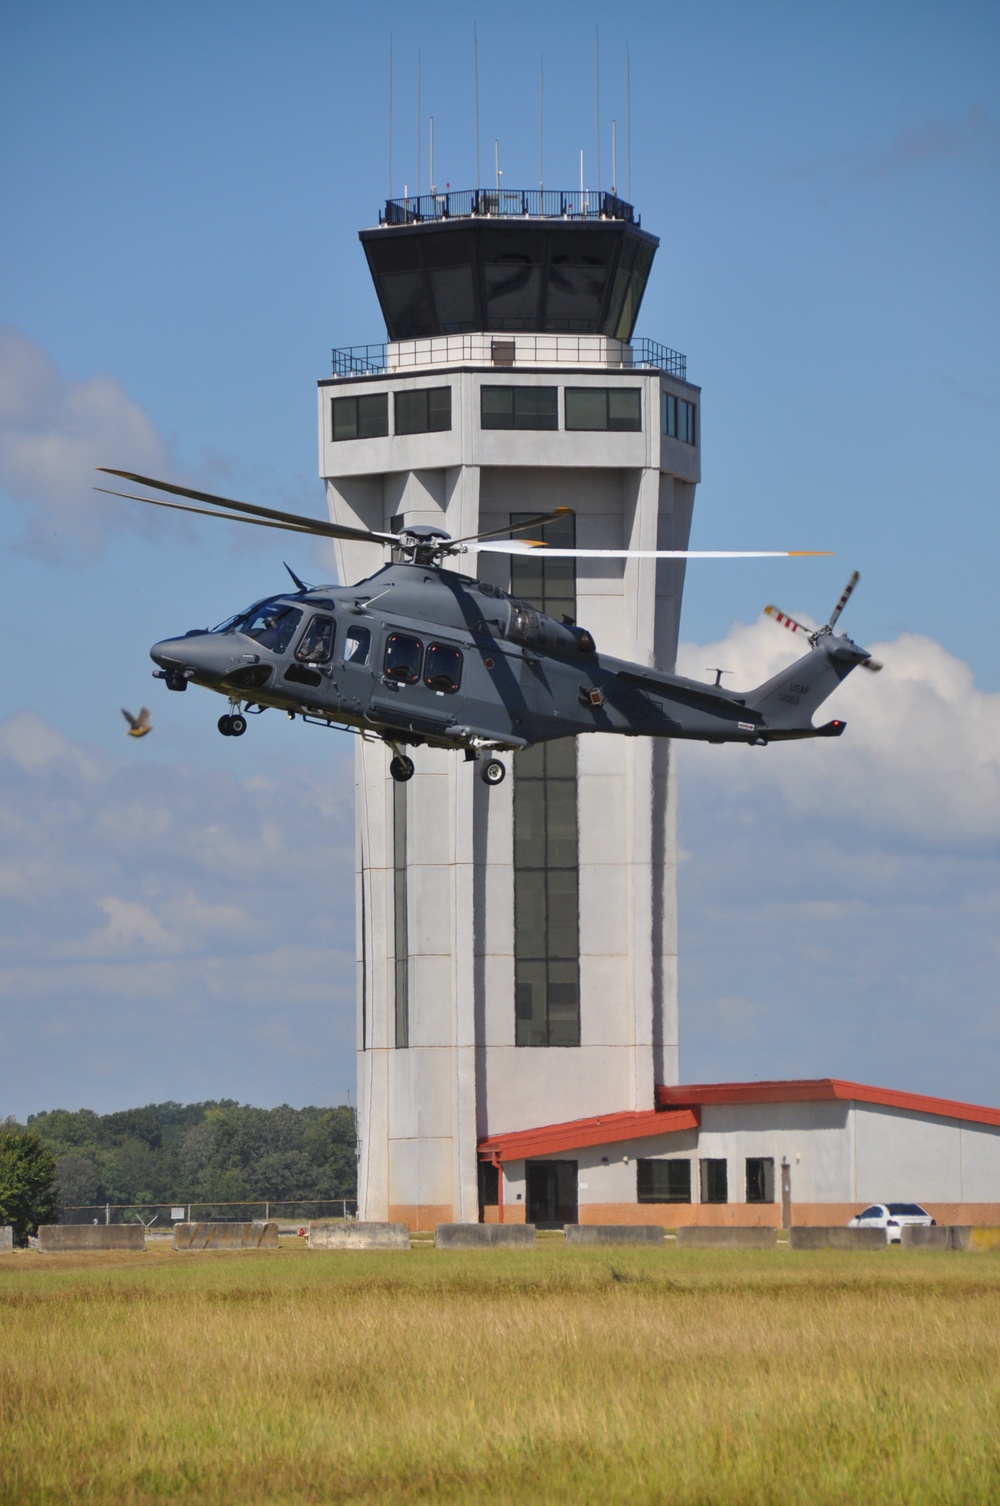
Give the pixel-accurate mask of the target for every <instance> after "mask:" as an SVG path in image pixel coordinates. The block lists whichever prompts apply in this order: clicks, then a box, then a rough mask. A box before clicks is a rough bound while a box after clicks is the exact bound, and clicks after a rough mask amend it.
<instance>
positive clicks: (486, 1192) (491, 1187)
mask: <svg viewBox="0 0 1000 1506" xmlns="http://www.w3.org/2000/svg"><path fill="white" fill-rule="evenodd" d="M499 1202H500V1168H499V1166H494V1165H493V1163H492V1161H480V1162H479V1222H480V1223H483V1222H484V1213H485V1210H486V1209H487V1208H495V1207H496V1206H497V1205H498V1203H499Z"/></svg>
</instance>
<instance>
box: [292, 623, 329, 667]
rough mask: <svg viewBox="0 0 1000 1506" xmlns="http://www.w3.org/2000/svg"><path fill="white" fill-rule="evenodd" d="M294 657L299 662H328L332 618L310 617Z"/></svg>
mask: <svg viewBox="0 0 1000 1506" xmlns="http://www.w3.org/2000/svg"><path fill="white" fill-rule="evenodd" d="M295 657H296V659H298V661H299V663H300V664H329V662H330V660H331V659H332V658H333V618H332V617H321V616H319V615H317V616H315V617H313V618H311V619H310V622H309V626H308V627H307V628H306V630H305V632H304V633H303V634H302V637H301V638H300V639H299V646H298V648H297V649H296V650H295Z"/></svg>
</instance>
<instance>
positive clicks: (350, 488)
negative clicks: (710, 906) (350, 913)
mask: <svg viewBox="0 0 1000 1506" xmlns="http://www.w3.org/2000/svg"><path fill="white" fill-rule="evenodd" d="M360 240H361V243H362V246H363V247H364V252H365V255H366V257H367V260H368V266H369V269H370V271H371V275H372V280H373V283H374V286H375V291H376V294H377V296H378V299H379V304H380V307H381V310H382V314H383V316H384V319H385V325H386V340H385V341H384V342H382V343H379V344H372V345H366V346H353V347H350V348H346V349H337V350H335V351H334V352H333V373H332V375H331V376H328V377H325V378H324V379H323V380H321V381H320V383H319V391H318V398H319V408H318V419H319V456H320V474H321V475H322V476H323V478H324V479H325V482H326V489H327V500H328V506H329V509H330V515H331V518H332V519H333V520H334V521H336V522H338V523H342V524H346V525H348V526H351V527H357V528H368V529H375V530H378V531H379V532H384V531H392V532H396V531H398V530H399V529H400V528H401V527H412V526H414V525H419V524H424V525H431V526H434V527H437V528H442V529H444V530H446V531H447V532H448V533H450V534H451V535H452V536H453V537H455V538H461V537H468V536H471V535H474V534H476V533H478V532H480V531H485V530H487V529H497V530H498V531H499V530H502V529H505V528H509V527H511V526H514V525H516V524H517V523H519V522H520V521H521V520H522V519H523V517H524V516H525V515H526V514H529V515H530V514H537V513H541V512H548V511H550V510H552V509H553V508H556V507H563V506H564V507H567V508H569V509H571V510H572V515H571V516H567V517H566V518H563V519H560V520H559V521H558V523H554V524H550V525H548V528H549V530H550V532H549V533H548V534H547V535H546V536H547V537H548V538H549V541H550V542H551V543H554V544H555V543H561V544H564V545H571V546H572V545H575V546H577V547H579V548H582V549H599V548H619V549H621V548H625V549H634V550H651V549H657V548H660V549H684V548H686V547H687V543H688V534H689V530H690V522H691V513H692V508H693V505H694V495H695V488H696V485H697V482H698V481H699V479H700V438H701V434H700V427H701V426H700V397H701V394H700V391H699V389H698V388H697V387H694V386H692V385H691V384H690V383H689V382H688V381H687V372H686V363H685V360H684V357H683V356H682V355H680V354H679V353H678V352H676V351H673V350H670V349H669V348H668V347H666V346H663V345H659V344H657V343H655V342H653V341H650V340H638V341H637V340H635V339H634V330H635V325H636V320H637V318H638V315H639V311H640V307H641V304H642V299H643V295H644V292H645V289H646V285H647V282H648V279H649V276H650V272H651V269H652V265H653V260H654V257H655V255H656V251H657V247H658V245H659V242H658V241H657V239H656V237H655V236H653V235H650V234H649V232H648V231H646V230H643V229H642V227H641V225H640V223H639V217H638V215H637V214H636V212H635V210H634V209H633V207H632V206H631V205H630V204H627V203H625V201H624V200H622V199H619V198H617V197H616V196H615V195H613V194H594V193H586V192H584V193H578V192H562V191H558V190H545V191H544V192H543V191H541V190H524V191H521V190H511V189H500V190H493V189H476V190H470V191H467V192H461V193H452V192H450V191H447V192H445V193H433V194H428V195H423V196H421V197H419V198H409V199H390V200H389V201H388V202H387V203H386V205H385V208H384V210H383V212H382V213H381V215H380V217H379V223H378V224H377V225H375V226H373V227H372V228H370V229H364V230H362V231H360ZM335 547H336V551H337V560H338V569H339V571H340V576H341V579H342V580H344V581H351V582H354V581H358V580H361V579H363V578H365V577H368V576H371V575H372V574H374V573H375V571H376V570H378V569H379V568H380V566H381V565H382V564H383V562H384V560H383V552H382V549H381V547H380V546H378V545H374V544H370V543H367V542H356V541H354V540H342V541H339V542H338V543H337V544H336V546H335ZM449 569H456V570H459V571H467V572H470V573H471V572H473V571H475V572H476V573H477V574H478V575H479V577H480V579H482V580H484V581H485V582H486V583H487V584H490V585H493V586H496V587H498V588H500V589H503V590H509V591H511V592H512V593H513V594H514V595H515V596H517V597H519V598H521V599H524V600H527V601H530V602H532V603H533V604H534V605H536V606H538V607H539V608H540V609H542V610H543V611H545V612H547V613H548V614H549V615H550V616H555V617H559V616H560V615H565V616H567V617H570V618H572V619H573V620H575V621H577V622H579V624H580V625H581V626H582V627H585V628H586V629H587V630H588V632H590V633H591V634H592V636H593V637H594V638H595V640H596V642H597V643H598V645H599V646H600V648H601V649H602V650H604V651H606V652H607V653H610V654H614V655H617V656H619V657H621V658H625V659H631V660H634V661H638V662H640V663H643V664H650V665H652V664H655V665H657V666H658V667H660V668H662V669H665V670H670V669H672V668H673V666H674V659H675V654H676V647H677V631H678V621H679V616H680V605H681V593H682V589H683V584H684V564H683V561H676V560H657V559H648V558H629V559H624V560H623V559H620V558H618V559H613V558H601V559H593V558H588V559H579V560H575V559H547V560H546V559H545V558H544V556H543V555H541V554H537V553H536V554H533V555H531V556H530V557H526V556H514V557H511V558H507V557H504V556H501V555H479V556H476V555H469V556H458V557H456V558H455V560H454V561H453V562H451V563H450V564H449ZM375 627H376V625H373V633H374V632H375ZM377 627H378V632H379V633H390V632H392V631H393V628H392V625H391V623H388V622H386V623H384V624H381V625H377ZM398 630H399V631H403V632H409V633H411V634H414V633H415V631H416V630H415V629H414V627H413V624H409V625H403V624H400V626H399V628H398ZM428 631H429V632H430V631H432V627H431V626H430V625H429V626H428ZM428 641H429V640H428ZM435 641H437V639H436V638H435ZM454 646H455V647H456V648H457V649H458V651H459V652H460V653H463V654H471V653H474V652H479V651H480V649H479V648H477V646H476V644H475V643H474V642H473V641H472V639H469V641H468V642H465V641H464V640H463V641H462V642H461V643H459V642H456V644H455V645H454ZM384 650H385V645H384V643H383V642H382V640H381V639H378V641H376V638H375V637H373V638H372V641H371V643H370V647H369V649H368V650H367V651H368V652H370V654H371V655H372V656H373V657H372V660H371V662H372V663H373V664H374V665H375V666H376V667H377V666H378V665H380V664H381V663H382V657H381V656H382V655H383V653H384ZM512 672H513V673H515V675H516V679H517V684H518V686H519V687H520V689H519V692H518V693H519V694H523V695H525V696H527V697H529V698H530V697H533V696H544V695H545V694H546V682H545V677H544V666H543V665H539V663H538V662H537V660H535V659H533V658H532V656H531V655H528V654H526V655H524V656H523V662H521V661H519V662H518V663H517V664H516V665H515V666H513V671H512ZM375 730H377V729H375ZM389 757H390V750H389V749H388V748H387V747H386V746H385V745H384V744H383V743H382V742H381V741H379V740H378V738H377V736H375V737H374V738H373V740H371V741H361V740H360V739H359V740H358V746H357V762H356V796H357V803H356V810H357V888H356V893H357V925H358V931H357V965H358V971H357V977H358V1015H357V1048H358V1055H357V1062H358V1131H359V1207H360V1212H361V1216H362V1217H364V1218H368V1219H386V1218H393V1219H405V1220H406V1221H407V1222H409V1223H410V1225H411V1227H414V1228H430V1227H433V1225H434V1224H435V1223H436V1222H449V1221H452V1220H460V1221H461V1220H475V1219H476V1218H478V1217H482V1218H485V1219H487V1220H492V1219H494V1218H498V1217H502V1218H504V1219H506V1220H517V1219H520V1220H524V1219H525V1218H527V1220H528V1221H529V1222H535V1223H542V1224H545V1223H553V1222H557V1223H558V1222H566V1221H574V1220H575V1219H576V1218H577V1217H579V1219H580V1220H581V1221H590V1222H595V1221H598V1222H599V1221H602V1219H603V1220H604V1221H608V1220H610V1221H611V1222H614V1221H615V1218H613V1217H611V1214H610V1212H609V1209H610V1208H611V1202H610V1201H609V1200H608V1199H607V1198H606V1197H605V1196H604V1194H602V1193H600V1192H599V1190H598V1182H599V1179H598V1178H596V1177H595V1178H592V1179H590V1180H589V1181H581V1180H580V1179H579V1178H578V1176H577V1169H578V1168H577V1160H576V1159H574V1153H573V1152H572V1149H570V1151H569V1152H568V1153H567V1154H566V1155H564V1156H560V1158H559V1159H557V1160H545V1159H544V1158H541V1159H534V1160H533V1159H532V1158H531V1157H530V1156H529V1157H528V1158H527V1159H525V1158H524V1157H523V1156H522V1158H521V1159H520V1160H513V1159H511V1160H509V1161H508V1160H506V1159H504V1158H503V1157H501V1158H500V1159H501V1161H502V1164H499V1165H498V1160H497V1157H496V1155H495V1153H494V1152H490V1153H489V1154H487V1151H486V1148H485V1147H486V1142H487V1141H490V1143H491V1144H496V1143H497V1142H496V1139H495V1137H496V1136H498V1135H499V1136H504V1135H511V1134H515V1132H520V1131H529V1130H532V1129H534V1128H536V1127H538V1126H544V1125H553V1124H558V1123H565V1122H567V1121H574V1122H575V1121H582V1120H584V1119H587V1118H593V1117H594V1116H598V1117H600V1116H604V1115H608V1114H615V1113H621V1112H630V1111H640V1112H647V1111H648V1112H650V1113H652V1112H653V1111H654V1110H655V1108H656V1096H655V1090H656V1087H657V1086H663V1085H667V1086H669V1085H670V1084H676V1082H677V1081H678V1065H677V981H676V873H675V869H676V846H675V837H674V818H675V809H674V808H675V799H674V784H673V779H672V776H671V770H670V744H669V742H667V741H664V740H659V739H652V738H643V737H634V738H611V737H605V736H601V735H588V736H582V737H579V738H576V739H562V740H560V741H557V742H553V743H550V744H546V745H544V747H541V746H540V747H537V748H527V749H525V750H524V751H522V752H519V753H517V754H515V755H514V757H513V758H512V760H511V766H510V776H509V777H508V778H507V779H506V780H505V781H504V783H503V784H501V785H499V786H497V787H495V788H492V789H491V788H488V787H487V786H486V785H485V784H484V783H483V781H482V780H481V779H480V778H479V777H478V773H477V770H476V765H475V763H469V762H464V761H462V760H461V759H460V758H459V757H458V756H457V755H455V754H454V753H450V752H448V751H445V750H440V749H433V748H427V747H419V748H417V749H416V750H415V751H414V762H415V764H416V773H415V774H414V776H413V778H412V779H411V780H410V781H409V782H408V783H405V784H397V783H394V781H393V780H392V779H391V778H390V776H389V770H388V765H389ZM491 1137H493V1138H492V1140H491ZM598 1159H599V1158H598ZM611 1159H612V1160H613V1159H614V1158H613V1157H612V1158H611ZM583 1164H584V1163H583V1162H580V1165H583ZM616 1197H617V1194H616Z"/></svg>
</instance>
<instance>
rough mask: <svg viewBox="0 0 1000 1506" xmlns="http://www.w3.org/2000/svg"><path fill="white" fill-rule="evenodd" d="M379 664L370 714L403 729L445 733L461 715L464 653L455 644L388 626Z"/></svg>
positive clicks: (376, 720) (373, 719) (428, 635)
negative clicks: (459, 713)
mask: <svg viewBox="0 0 1000 1506" xmlns="http://www.w3.org/2000/svg"><path fill="white" fill-rule="evenodd" d="M373 667H374V669H375V685H374V689H373V691H372V699H371V711H370V717H371V720H372V721H374V722H377V723H379V724H380V725H383V726H385V727H388V728H392V727H398V728H399V729H400V730H401V731H410V732H417V733H421V732H422V733H425V734H429V735H431V736H433V735H434V734H435V733H441V732H443V731H444V729H445V728H446V727H447V726H448V725H449V724H450V723H452V722H454V721H455V720H456V718H457V716H458V708H459V704H460V703H461V701H462V700H463V699H464V697H463V696H462V693H461V692H462V674H463V670H464V667H465V666H464V656H463V654H462V650H461V649H460V648H458V647H457V646H456V645H455V644H453V643H449V642H447V641H446V640H442V639H439V638H436V637H433V636H431V635H430V634H423V635H420V634H417V633H412V632H409V631H406V630H404V629H402V628H390V629H389V631H388V632H387V633H386V635H385V638H384V641H383V644H382V657H381V663H380V664H378V665H375V666H373Z"/></svg>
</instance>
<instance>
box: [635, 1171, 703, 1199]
mask: <svg viewBox="0 0 1000 1506" xmlns="http://www.w3.org/2000/svg"><path fill="white" fill-rule="evenodd" d="M635 1169H636V1198H637V1201H638V1202H640V1203H689V1202H690V1201H691V1162H690V1161H636V1163H635Z"/></svg>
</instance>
